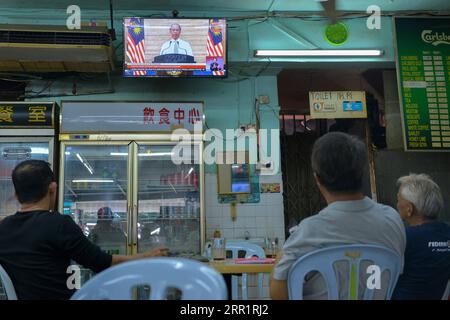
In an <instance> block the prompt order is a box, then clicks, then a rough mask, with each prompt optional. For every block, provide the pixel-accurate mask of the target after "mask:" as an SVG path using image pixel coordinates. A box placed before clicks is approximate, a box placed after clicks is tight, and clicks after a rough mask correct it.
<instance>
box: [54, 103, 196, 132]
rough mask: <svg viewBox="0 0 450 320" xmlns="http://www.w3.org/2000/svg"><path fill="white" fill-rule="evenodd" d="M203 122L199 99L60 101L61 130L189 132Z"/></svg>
mask: <svg viewBox="0 0 450 320" xmlns="http://www.w3.org/2000/svg"><path fill="white" fill-rule="evenodd" d="M202 122H203V103H202V102H114V101H111V102H93V101H92V102H89V101H76V102H75V101H70V102H63V103H62V117H61V133H118V132H122V133H124V132H125V133H128V132H139V133H164V132H168V133H170V132H172V131H174V130H176V129H179V128H184V129H187V130H189V131H191V132H193V131H194V125H196V129H198V128H199V123H200V124H201V123H202Z"/></svg>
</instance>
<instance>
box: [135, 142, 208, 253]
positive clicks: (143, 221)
mask: <svg viewBox="0 0 450 320" xmlns="http://www.w3.org/2000/svg"><path fill="white" fill-rule="evenodd" d="M173 147H174V146H173V145H139V146H138V148H137V149H138V155H137V159H138V160H137V161H138V171H137V175H138V183H137V187H138V214H137V221H138V225H137V239H136V243H137V251H138V252H145V251H148V250H150V249H152V248H155V247H158V246H161V245H163V246H166V247H168V248H169V249H170V251H171V252H172V253H173V254H175V255H180V256H192V255H198V254H200V246H201V243H200V234H201V230H200V228H201V215H200V166H199V165H198V161H195V162H194V159H197V160H198V157H199V147H198V146H193V147H191V154H190V155H185V156H186V157H187V159H188V160H190V161H189V162H192V164H185V163H183V164H175V163H174V162H173V161H172V153H173V150H172V149H173ZM194 163H197V164H194Z"/></svg>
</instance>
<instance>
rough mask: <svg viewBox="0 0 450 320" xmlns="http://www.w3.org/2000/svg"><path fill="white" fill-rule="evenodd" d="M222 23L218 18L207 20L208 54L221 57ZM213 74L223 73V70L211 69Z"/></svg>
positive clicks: (222, 53)
mask: <svg viewBox="0 0 450 320" xmlns="http://www.w3.org/2000/svg"><path fill="white" fill-rule="evenodd" d="M222 28H223V25H222V22H221V21H220V20H218V19H211V20H209V30H208V43H207V47H208V56H211V57H223V56H224V52H223V44H222V42H223V30H222ZM213 74H215V75H224V71H213Z"/></svg>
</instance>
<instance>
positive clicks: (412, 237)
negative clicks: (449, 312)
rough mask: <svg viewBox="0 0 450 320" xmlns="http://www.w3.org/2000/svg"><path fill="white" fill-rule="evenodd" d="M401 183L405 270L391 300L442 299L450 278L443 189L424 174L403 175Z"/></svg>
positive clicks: (449, 238) (449, 235)
mask: <svg viewBox="0 0 450 320" xmlns="http://www.w3.org/2000/svg"><path fill="white" fill-rule="evenodd" d="M398 184H399V192H398V195H397V197H398V202H397V208H398V211H399V212H400V216H401V217H402V219H403V220H405V221H406V222H407V223H408V225H409V226H408V227H407V228H406V250H405V266H404V271H403V274H402V275H401V276H400V278H399V280H398V282H397V286H396V288H395V290H394V293H393V295H392V299H399V300H400V299H402V300H403V299H408V300H425V299H434V300H438V299H441V298H442V295H443V293H444V290H445V288H446V285H447V282H448V281H449V279H450V226H449V225H447V224H445V223H443V222H439V221H438V216H439V213H440V212H441V211H442V209H443V207H444V201H443V199H442V194H441V191H440V189H439V186H438V185H437V184H436V183H435V182H434V181H433V180H431V178H430V177H428V176H427V175H425V174H411V175H409V176H405V177H401V178H400V179H399V180H398Z"/></svg>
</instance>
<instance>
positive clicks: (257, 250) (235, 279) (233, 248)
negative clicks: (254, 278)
mask: <svg viewBox="0 0 450 320" xmlns="http://www.w3.org/2000/svg"><path fill="white" fill-rule="evenodd" d="M226 251H227V252H231V258H233V259H236V258H240V257H239V252H242V251H244V252H245V256H244V258H251V257H254V256H256V257H258V258H260V259H264V258H265V257H266V254H265V253H264V249H263V248H262V247H261V246H259V245H257V244H254V243H251V242H246V241H228V242H227V243H226ZM247 279H248V275H247V273H243V274H242V285H241V287H242V300H248V287H247V282H248V280H247ZM263 281H264V274H263V273H259V274H258V295H259V298H262V296H263V292H262V291H263ZM238 284H239V276H231V298H232V299H233V300H237V299H238V286H239V285H238Z"/></svg>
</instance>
